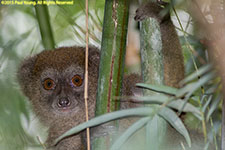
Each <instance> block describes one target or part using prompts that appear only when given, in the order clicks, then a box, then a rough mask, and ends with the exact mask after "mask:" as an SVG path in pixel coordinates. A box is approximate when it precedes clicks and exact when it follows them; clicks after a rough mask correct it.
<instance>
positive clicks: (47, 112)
mask: <svg viewBox="0 0 225 150" xmlns="http://www.w3.org/2000/svg"><path fill="white" fill-rule="evenodd" d="M89 54H90V55H89V73H90V74H89V86H88V87H89V100H88V103H89V117H90V118H92V117H93V116H94V112H95V99H96V89H97V80H98V72H97V70H98V64H99V51H98V49H96V48H94V47H91V48H90V52H89ZM84 55H85V49H84V48H83V47H62V48H58V49H56V50H52V51H43V52H41V53H40V54H37V55H35V56H33V57H30V58H28V59H25V60H24V61H23V62H22V65H21V67H20V69H19V72H18V79H19V83H20V85H21V88H22V90H23V92H24V94H25V95H26V96H27V97H28V98H29V100H30V101H31V104H32V106H33V109H34V111H35V113H36V115H37V116H38V117H39V118H40V120H41V121H42V122H43V123H44V124H45V125H47V126H48V127H49V136H48V139H47V142H46V143H47V147H51V146H52V145H53V141H54V140H55V139H56V138H57V137H59V136H60V135H62V134H63V133H64V132H65V131H67V130H69V129H70V128H72V127H73V126H75V125H78V124H80V123H82V122H84V121H85V111H84V110H85V106H84V99H83V97H84V96H83V93H84V91H83V87H81V88H80V89H79V91H76V92H75V94H77V93H78V94H79V96H77V97H78V98H79V100H77V101H78V103H79V104H78V105H79V109H77V111H72V112H70V113H67V114H65V115H64V114H63V115H62V114H60V113H55V112H54V111H53V110H52V107H51V105H49V103H47V102H46V101H49V99H48V100H47V98H45V96H44V95H43V94H42V93H43V92H42V91H43V89H42V87H41V84H40V76H41V74H42V72H43V71H45V70H46V69H49V68H53V69H54V70H53V72H57V71H59V72H62V73H63V72H64V70H65V68H68V67H70V66H71V65H72V64H74V66H79V67H80V68H82V69H83V70H82V71H81V73H84ZM63 92H65V91H63ZM61 93H62V92H61ZM73 93H74V92H73ZM73 93H72V94H73ZM66 94H67V95H71V93H66ZM75 94H74V95H75ZM52 95H53V94H52ZM53 99H54V97H53ZM82 136H83V134H78V135H76V136H73V137H70V138H67V139H65V140H63V141H61V142H60V143H59V144H58V145H57V146H56V147H55V148H53V149H54V150H81V149H85V148H84V146H83V144H82V143H83V142H82V139H84V138H83V137H82Z"/></svg>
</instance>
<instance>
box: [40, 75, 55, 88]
mask: <svg viewBox="0 0 225 150" xmlns="http://www.w3.org/2000/svg"><path fill="white" fill-rule="evenodd" d="M54 86H55V83H54V81H53V80H52V79H50V78H48V79H45V80H44V83H43V87H44V89H46V90H52V89H53V88H54Z"/></svg>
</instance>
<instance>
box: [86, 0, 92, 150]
mask: <svg viewBox="0 0 225 150" xmlns="http://www.w3.org/2000/svg"><path fill="white" fill-rule="evenodd" d="M85 7H86V9H85V10H86V51H85V86H84V101H85V112H86V121H88V120H89V119H88V103H87V100H88V38H89V37H88V0H86V5H85ZM90 149H91V148H90V130H89V128H87V150H90Z"/></svg>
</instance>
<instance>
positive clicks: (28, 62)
mask: <svg viewBox="0 0 225 150" xmlns="http://www.w3.org/2000/svg"><path fill="white" fill-rule="evenodd" d="M36 59H37V56H36V55H35V56H33V57H28V58H26V59H25V60H23V62H22V63H21V65H20V67H19V69H18V72H17V79H18V81H19V84H20V86H21V88H22V91H23V93H24V94H25V95H26V96H27V97H29V95H30V94H31V92H32V91H31V90H33V89H32V88H31V84H32V83H33V82H34V81H33V74H32V72H33V69H34V65H35V62H36Z"/></svg>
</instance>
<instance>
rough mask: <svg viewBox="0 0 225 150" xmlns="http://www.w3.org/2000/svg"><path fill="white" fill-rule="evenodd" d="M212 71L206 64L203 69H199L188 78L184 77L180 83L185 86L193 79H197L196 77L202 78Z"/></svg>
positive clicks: (210, 66) (209, 65)
mask: <svg viewBox="0 0 225 150" xmlns="http://www.w3.org/2000/svg"><path fill="white" fill-rule="evenodd" d="M211 69H212V65H211V64H207V65H205V66H204V67H201V68H200V69H199V70H197V71H196V72H194V73H192V74H191V75H189V76H188V77H186V78H185V79H184V80H182V81H181V84H186V83H188V82H190V81H192V80H194V79H197V78H198V77H200V76H202V75H203V74H205V73H207V72H209V71H210V70H211Z"/></svg>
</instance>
